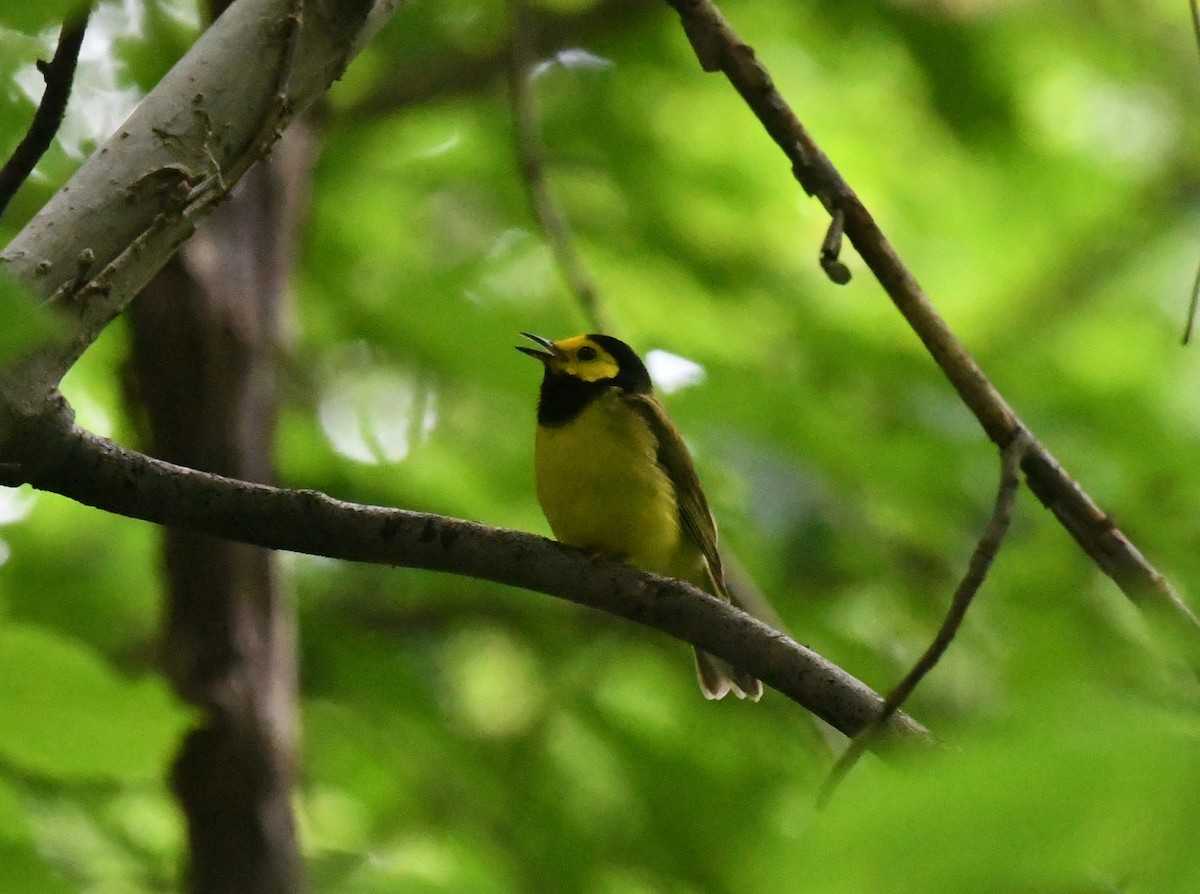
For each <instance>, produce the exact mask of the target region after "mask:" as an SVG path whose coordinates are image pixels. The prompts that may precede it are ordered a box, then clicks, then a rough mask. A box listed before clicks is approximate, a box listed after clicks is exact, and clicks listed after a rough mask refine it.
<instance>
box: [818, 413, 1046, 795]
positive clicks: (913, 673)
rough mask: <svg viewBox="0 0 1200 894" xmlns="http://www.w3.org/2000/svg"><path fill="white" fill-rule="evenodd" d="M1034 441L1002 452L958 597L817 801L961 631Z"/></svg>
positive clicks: (1020, 441) (1023, 440) (1022, 435)
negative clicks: (989, 506) (990, 499)
mask: <svg viewBox="0 0 1200 894" xmlns="http://www.w3.org/2000/svg"><path fill="white" fill-rule="evenodd" d="M1031 443H1032V441H1031V440H1030V437H1029V435H1028V433H1026V432H1025V431H1024V430H1023V429H1022V430H1019V431H1018V432H1017V434H1016V436H1015V437H1014V438H1013V439H1012V440H1011V441H1010V442H1009V443H1008V445H1007V446H1006V447H1005V448H1004V449H1003V450H1002V451H1001V452H1000V484H999V486H998V488H997V490H996V503H995V505H994V506H993V507H992V515H991V518H990V519H988V523H987V527H985V528H984V529H983V533H982V534H981V535H980V537H979V542H978V543H977V544H976V545H975V551H974V552H973V553H972V554H971V561H970V562H969V563H968V565H967V571H966V574H964V575H963V578H962V580H961V581H960V582H959V584H958V587H957V588H956V589H955V591H954V597H953V598H952V599H951V600H950V608H949V609H947V611H946V617H945V618H944V619H943V620H942V626H941V627H940V628H939V629H938V632H937V636H935V637H934V638H933V642H931V643H930V644H929V647H928V648H927V649H926V650H925V653H924V654H923V655H922V656H921V657H920V658H918V659H917V662H916V664H914V665H913V666H912V669H911V670H909V672H908V673H907V674H906V675H905V676H904V679H902V680H901V681H900V682H899V683H897V684H896V687H895V688H894V689H893V690H892V691H891V692H889V693H888V694H887V698H885V699H884V700H883V707H882V708H880V710H879V714H878V716H877V717H876V718H875V719H874V720H872V721H871V723H870V725H868V726H867V727H866V728H865V729H864V730H863V731H862V732H860V733H859V734H858V735H856V736H855V737H854V738H853V739H852V740H851V741H850V745H849V746H848V747H847V748H846V750H845V751H844V752H842V756H841V757H839V758H838V760H837V762H836V763H835V764H834V765H833V769H831V770H830V771H829V775H828V776H826V777H825V782H824V784H823V785H822V786H821V792H820V794H819V795H818V798H817V803H818V804H819V805H820V806H824V805H825V804H827V803H828V802H829V799H830V798H831V797H833V793H834V792H835V791H836V790H837V787H838V784H839V783H840V782H841V781H842V779H843V778H845V776H846V774H847V773H849V772H850V770H851V769H853V767H854V765H855V764H856V763H858V759H859V757H861V756H862V753H863V752H864V751H866V750H867V748H869V747H870V746H871V744H872V743H873V742H874V741H875V737H876V736H877V735H878V733H879V730H880V729H882V728H883V725H884V724H886V723H887V721H888V720H889V719H890V718H891V716H892V715H893V714H895V713H896V711H898V710H899V709H900V707H901V706H902V705H903V704H904V702H905V701H906V700H907V699H908V697H909V696H910V695H912V693H913V690H914V689H916V688H917V685H918V684H919V683H920V682H921V680H923V679H924V678H925V675H926V674H928V673H929V672H930V671H931V670H933V668H934V666H935V665H936V664H937V663H938V661H940V660H941V657H942V655H944V654H945V652H946V649H947V648H949V646H950V643H951V642H952V641H953V640H954V635H955V634H956V633H957V632H958V628H959V626H960V625H961V624H962V621H963V618H965V617H966V615H967V609H968V608H970V607H971V600H973V599H974V598H975V594H976V593H978V592H979V588H980V587H981V586H982V585H983V581H984V579H985V578H986V577H987V573H988V569H989V568H990V567H991V565H992V562H993V560H994V559H995V558H996V554H997V553H999V552H1000V546H1001V544H1002V543H1003V542H1004V537H1005V535H1006V534H1007V533H1008V527H1009V525H1010V524H1011V523H1012V517H1013V506H1014V505H1015V504H1016V499H1017V488H1018V487H1019V486H1020V483H1021V480H1020V477H1019V474H1018V473H1019V471H1020V468H1021V460H1022V459H1023V458H1024V457H1025V452H1026V451H1027V450H1028V449H1029V446H1030V444H1031Z"/></svg>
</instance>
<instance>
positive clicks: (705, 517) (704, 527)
mask: <svg viewBox="0 0 1200 894" xmlns="http://www.w3.org/2000/svg"><path fill="white" fill-rule="evenodd" d="M625 400H627V401H628V402H629V404H630V406H632V407H633V408H634V409H635V410H636V411H637V412H638V413H640V414H641V416H642V418H644V419H645V420H646V423H647V425H649V427H650V431H651V433H652V434H653V435H654V438H655V440H656V441H657V442H658V464H659V465H660V466H661V467H662V469H663V471H665V472H666V473H667V477H668V478H669V479H670V480H671V484H673V485H674V486H675V501H676V504H677V505H678V511H679V521H680V523H681V524H682V526H683V530H684V532H685V533H686V534H687V536H688V537H690V538H691V539H692V541H693V542H694V543H695V544H696V546H697V547H699V549H700V552H701V553H702V554H703V556H704V559H705V561H706V562H707V563H708V570H709V574H710V575H711V577H712V583H713V589H714V591H715V592H714V593H713V595H715V596H719V597H720V598H722V599H725V600H728V599H729V596H728V594H727V592H726V589H725V573H724V571H723V570H722V569H721V556H720V554H719V553H718V552H717V523H716V521H715V520H714V519H713V515H712V512H711V510H709V508H708V499H707V498H706V497H705V496H704V489H703V488H701V486H700V479H699V477H698V476H697V475H696V467H695V466H694V465H692V457H691V455H690V454H689V453H688V449H687V445H686V444H684V443H683V438H682V437H681V436H680V434H679V430H678V429H677V428H676V427H675V425H674V424H673V423H672V422H671V420H670V418H669V417H668V416H667V411H666V409H665V408H664V407H663V405H662V404H661V403H659V402H658V399H657V398H655V397H654V396H652V395H646V394H637V395H633V394H627V395H625Z"/></svg>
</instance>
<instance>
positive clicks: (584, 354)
mask: <svg viewBox="0 0 1200 894" xmlns="http://www.w3.org/2000/svg"><path fill="white" fill-rule="evenodd" d="M576 356H577V357H579V359H580V360H595V359H596V349H595V348H593V347H592V346H591V345H584V346H583V347H582V348H580V349H579V353H578V354H577V355H576Z"/></svg>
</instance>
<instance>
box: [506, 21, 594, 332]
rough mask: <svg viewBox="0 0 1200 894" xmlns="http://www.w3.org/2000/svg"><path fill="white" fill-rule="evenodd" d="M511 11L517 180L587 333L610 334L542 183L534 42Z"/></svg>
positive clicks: (555, 205) (567, 226) (559, 213)
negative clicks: (518, 174) (534, 87)
mask: <svg viewBox="0 0 1200 894" xmlns="http://www.w3.org/2000/svg"><path fill="white" fill-rule="evenodd" d="M510 9H511V10H512V20H513V35H512V54H511V56H510V57H509V71H508V83H509V95H510V97H511V100H512V109H513V129H514V131H515V135H516V143H517V158H518V161H519V163H520V167H521V178H522V180H524V182H525V188H526V189H527V190H528V192H529V203H530V205H531V206H532V208H533V213H534V216H535V217H536V218H537V220H538V224H539V225H540V226H541V228H542V232H543V233H544V234H545V236H546V242H547V243H548V244H549V245H550V251H551V252H552V253H553V255H554V261H555V263H556V264H558V269H559V272H560V273H561V274H562V277H563V279H564V280H566V283H567V288H569V289H570V290H571V294H572V295H574V297H575V301H576V303H578V304H579V309H580V310H581V311H582V312H583V315H584V317H585V318H586V319H587V323H588V326H590V327H591V329H590V330H589V331H591V332H609V331H610V329H609V326H608V322H607V320H606V319H605V317H606V315H605V313H604V308H603V307H602V306H601V302H600V295H599V290H598V289H597V288H596V281H595V280H594V279H593V278H592V275H591V273H589V272H588V270H587V267H586V266H585V265H584V263H583V259H582V258H581V257H580V256H579V252H578V251H577V250H576V249H575V236H574V233H573V232H572V230H571V224H570V222H569V221H568V220H567V216H566V214H564V213H563V211H562V209H561V208H560V207H559V205H558V202H556V201H555V199H554V193H553V192H552V191H551V190H550V184H549V183H548V182H547V180H546V160H545V153H544V151H543V145H542V136H541V126H540V124H539V121H538V112H537V103H536V102H535V100H534V96H533V89H532V84H531V83H530V81H531V79H532V70H533V63H534V49H533V38H532V34H531V33H530V31H531V29H530V26H529V20H528V16H527V15H526V13H525V8H524V4H523V3H522V2H521V0H513V2H512V3H510Z"/></svg>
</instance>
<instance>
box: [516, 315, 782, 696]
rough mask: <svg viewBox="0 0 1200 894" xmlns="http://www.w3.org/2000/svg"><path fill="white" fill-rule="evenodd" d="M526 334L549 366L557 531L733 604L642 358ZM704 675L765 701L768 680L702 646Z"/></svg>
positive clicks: (711, 529)
mask: <svg viewBox="0 0 1200 894" xmlns="http://www.w3.org/2000/svg"><path fill="white" fill-rule="evenodd" d="M521 334H522V335H523V336H525V337H526V338H528V339H529V340H530V341H532V342H534V344H535V345H537V347H532V348H531V347H525V346H521V347H518V348H517V350H518V351H522V352H524V353H526V354H528V355H529V356H531V357H534V358H536V359H537V360H540V361H541V363H542V366H543V369H544V375H543V377H542V390H541V396H540V398H539V400H538V411H537V438H536V447H535V467H536V478H537V495H538V502H539V503H541V506H542V511H543V512H544V513H545V514H546V520H547V521H549V522H550V528H551V530H552V531H554V536H555V537H557V538H558V540H559V541H560V542H561V543H565V544H567V545H568V546H577V547H581V548H583V549H587V550H591V551H594V552H597V553H605V554H608V555H611V556H614V557H616V558H619V559H622V560H624V561H626V562H629V563H630V564H631V565H634V566H636V567H638V568H641V569H643V570H646V571H653V572H655V573H657V574H662V575H666V576H668V577H675V578H679V579H680V580H685V581H688V582H689V583H692V584H695V585H696V586H697V587H699V588H700V589H702V590H704V591H706V592H708V593H711V594H712V595H713V596H716V597H718V598H720V599H724V600H725V601H726V602H728V601H730V599H729V593H728V591H727V589H726V586H725V576H724V573H723V572H722V570H721V558H720V556H719V555H718V553H717V526H716V522H715V521H714V520H713V517H712V513H711V512H710V511H709V508H708V500H707V499H706V498H705V496H704V490H703V489H702V488H701V487H700V479H699V478H697V477H696V470H695V468H694V467H693V465H692V458H691V456H690V455H689V454H688V451H687V447H686V446H685V445H684V443H683V438H682V437H681V436H680V434H679V430H678V429H677V428H676V427H675V424H674V423H673V422H672V421H671V419H670V417H669V416H667V411H666V409H665V408H664V407H663V405H662V404H661V403H660V402H659V400H658V398H657V397H655V396H654V389H653V386H652V385H651V382H650V374H649V373H648V372H647V371H646V366H645V364H643V363H642V361H641V358H639V357H638V355H637V354H635V353H634V351H633V349H632V348H630V347H629V345H627V344H625V343H624V342H623V341H619V340H618V339H615V338H613V337H612V336H609V335H594V334H593V335H577V336H575V337H573V338H565V339H562V340H561V341H551V340H550V339H547V338H542V337H541V336H538V335H530V334H529V333H528V332H522V333H521ZM696 673H697V676H698V677H699V679H700V688H701V690H703V692H704V695H705V697H706V698H710V699H716V698H722V697H724V696H725V695H726V694H727V693H729V692H733V693H734V694H735V695H736V696H738V698H748V699H750V700H752V701H758V699H759V698H760V697H761V696H762V683H761V682H759V681H758V680H756V679H755V678H754V677H752V676H750V675H749V674H747V673H745V672H743V671H740V670H738V669H737V668H735V667H733V666H732V665H730V664H729V663H728V662H726V661H723V660H722V659H720V658H717V657H716V656H714V655H709V654H708V653H707V652H702V651H700V650H699V649H697V650H696Z"/></svg>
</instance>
